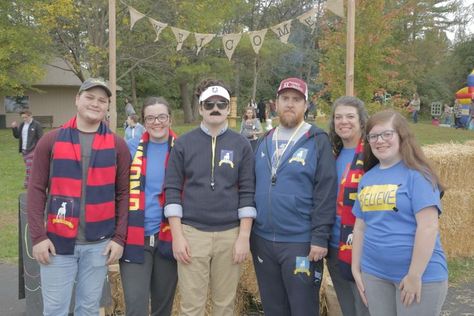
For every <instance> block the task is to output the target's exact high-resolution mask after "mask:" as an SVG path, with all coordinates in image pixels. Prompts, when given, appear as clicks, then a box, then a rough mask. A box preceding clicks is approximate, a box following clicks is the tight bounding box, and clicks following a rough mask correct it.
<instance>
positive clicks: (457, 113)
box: [453, 100, 465, 129]
mask: <svg viewBox="0 0 474 316" xmlns="http://www.w3.org/2000/svg"><path fill="white" fill-rule="evenodd" d="M453 112H454V127H455V128H456V129H458V128H464V127H465V126H464V125H463V124H462V122H461V119H462V105H461V104H460V103H459V101H458V100H456V101H454V107H453Z"/></svg>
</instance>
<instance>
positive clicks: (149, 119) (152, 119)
mask: <svg viewBox="0 0 474 316" xmlns="http://www.w3.org/2000/svg"><path fill="white" fill-rule="evenodd" d="M169 118H170V116H169V115H168V114H160V115H158V116H154V115H147V116H145V122H146V123H148V124H153V123H155V121H158V122H160V123H166V122H168V119H169Z"/></svg>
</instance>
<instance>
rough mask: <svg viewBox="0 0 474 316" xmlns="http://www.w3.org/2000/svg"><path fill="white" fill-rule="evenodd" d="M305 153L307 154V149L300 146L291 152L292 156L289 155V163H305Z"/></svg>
mask: <svg viewBox="0 0 474 316" xmlns="http://www.w3.org/2000/svg"><path fill="white" fill-rule="evenodd" d="M307 155H308V149H306V148H300V149H298V150H297V151H296V152H295V153H294V154H293V156H292V157H291V159H290V161H289V163H292V162H299V163H301V164H302V165H303V166H304V165H305V164H306V161H305V160H306V156H307Z"/></svg>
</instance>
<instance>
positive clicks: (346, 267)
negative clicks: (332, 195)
mask: <svg viewBox="0 0 474 316" xmlns="http://www.w3.org/2000/svg"><path fill="white" fill-rule="evenodd" d="M363 174H364V142H363V141H362V140H360V141H359V144H358V145H357V147H356V149H355V154H354V158H353V159H352V162H351V165H350V167H349V170H348V171H347V173H346V174H345V176H343V177H342V179H341V183H340V184H339V194H338V196H337V214H338V215H339V216H341V235H340V238H339V253H338V259H339V269H340V272H341V274H342V276H343V277H344V278H346V279H348V280H351V281H353V280H354V278H353V276H352V271H351V260H352V233H353V230H354V224H355V216H354V215H353V214H352V207H353V206H354V202H355V200H356V198H357V187H358V186H359V182H360V179H361V178H362V175H363Z"/></svg>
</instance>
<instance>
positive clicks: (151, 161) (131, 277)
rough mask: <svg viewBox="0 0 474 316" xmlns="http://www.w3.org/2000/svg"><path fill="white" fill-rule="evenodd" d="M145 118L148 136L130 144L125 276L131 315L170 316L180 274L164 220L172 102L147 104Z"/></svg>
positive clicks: (122, 267)
mask: <svg viewBox="0 0 474 316" xmlns="http://www.w3.org/2000/svg"><path fill="white" fill-rule="evenodd" d="M142 120H143V122H144V124H145V128H146V132H145V133H144V134H143V135H142V137H141V139H137V138H135V139H132V140H131V141H130V142H129V143H128V145H129V149H130V152H131V154H132V157H133V160H132V165H131V167H130V206H129V216H128V232H127V240H126V244H125V249H124V253H123V257H122V260H121V262H120V273H121V277H122V285H123V292H124V297H125V307H126V315H127V316H130V315H149V314H151V315H159V316H169V315H171V310H172V307H173V300H174V294H175V290H176V284H177V281H178V273H177V267H176V260H175V259H174V258H173V255H172V250H171V245H170V243H169V242H170V240H171V235H170V230H169V224H168V220H167V219H166V218H165V217H164V216H163V206H164V202H165V199H164V197H165V195H164V190H163V188H164V186H163V184H164V177H165V170H166V167H167V164H168V157H169V152H170V150H171V148H172V146H173V144H174V140H175V138H176V135H175V134H174V132H173V131H172V130H171V110H170V107H169V104H168V102H167V101H166V100H165V99H164V98H162V97H149V98H147V99H146V100H145V102H144V104H143V109H142ZM150 301H151V304H150V303H149V302H150ZM149 306H151V311H150V310H149Z"/></svg>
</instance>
